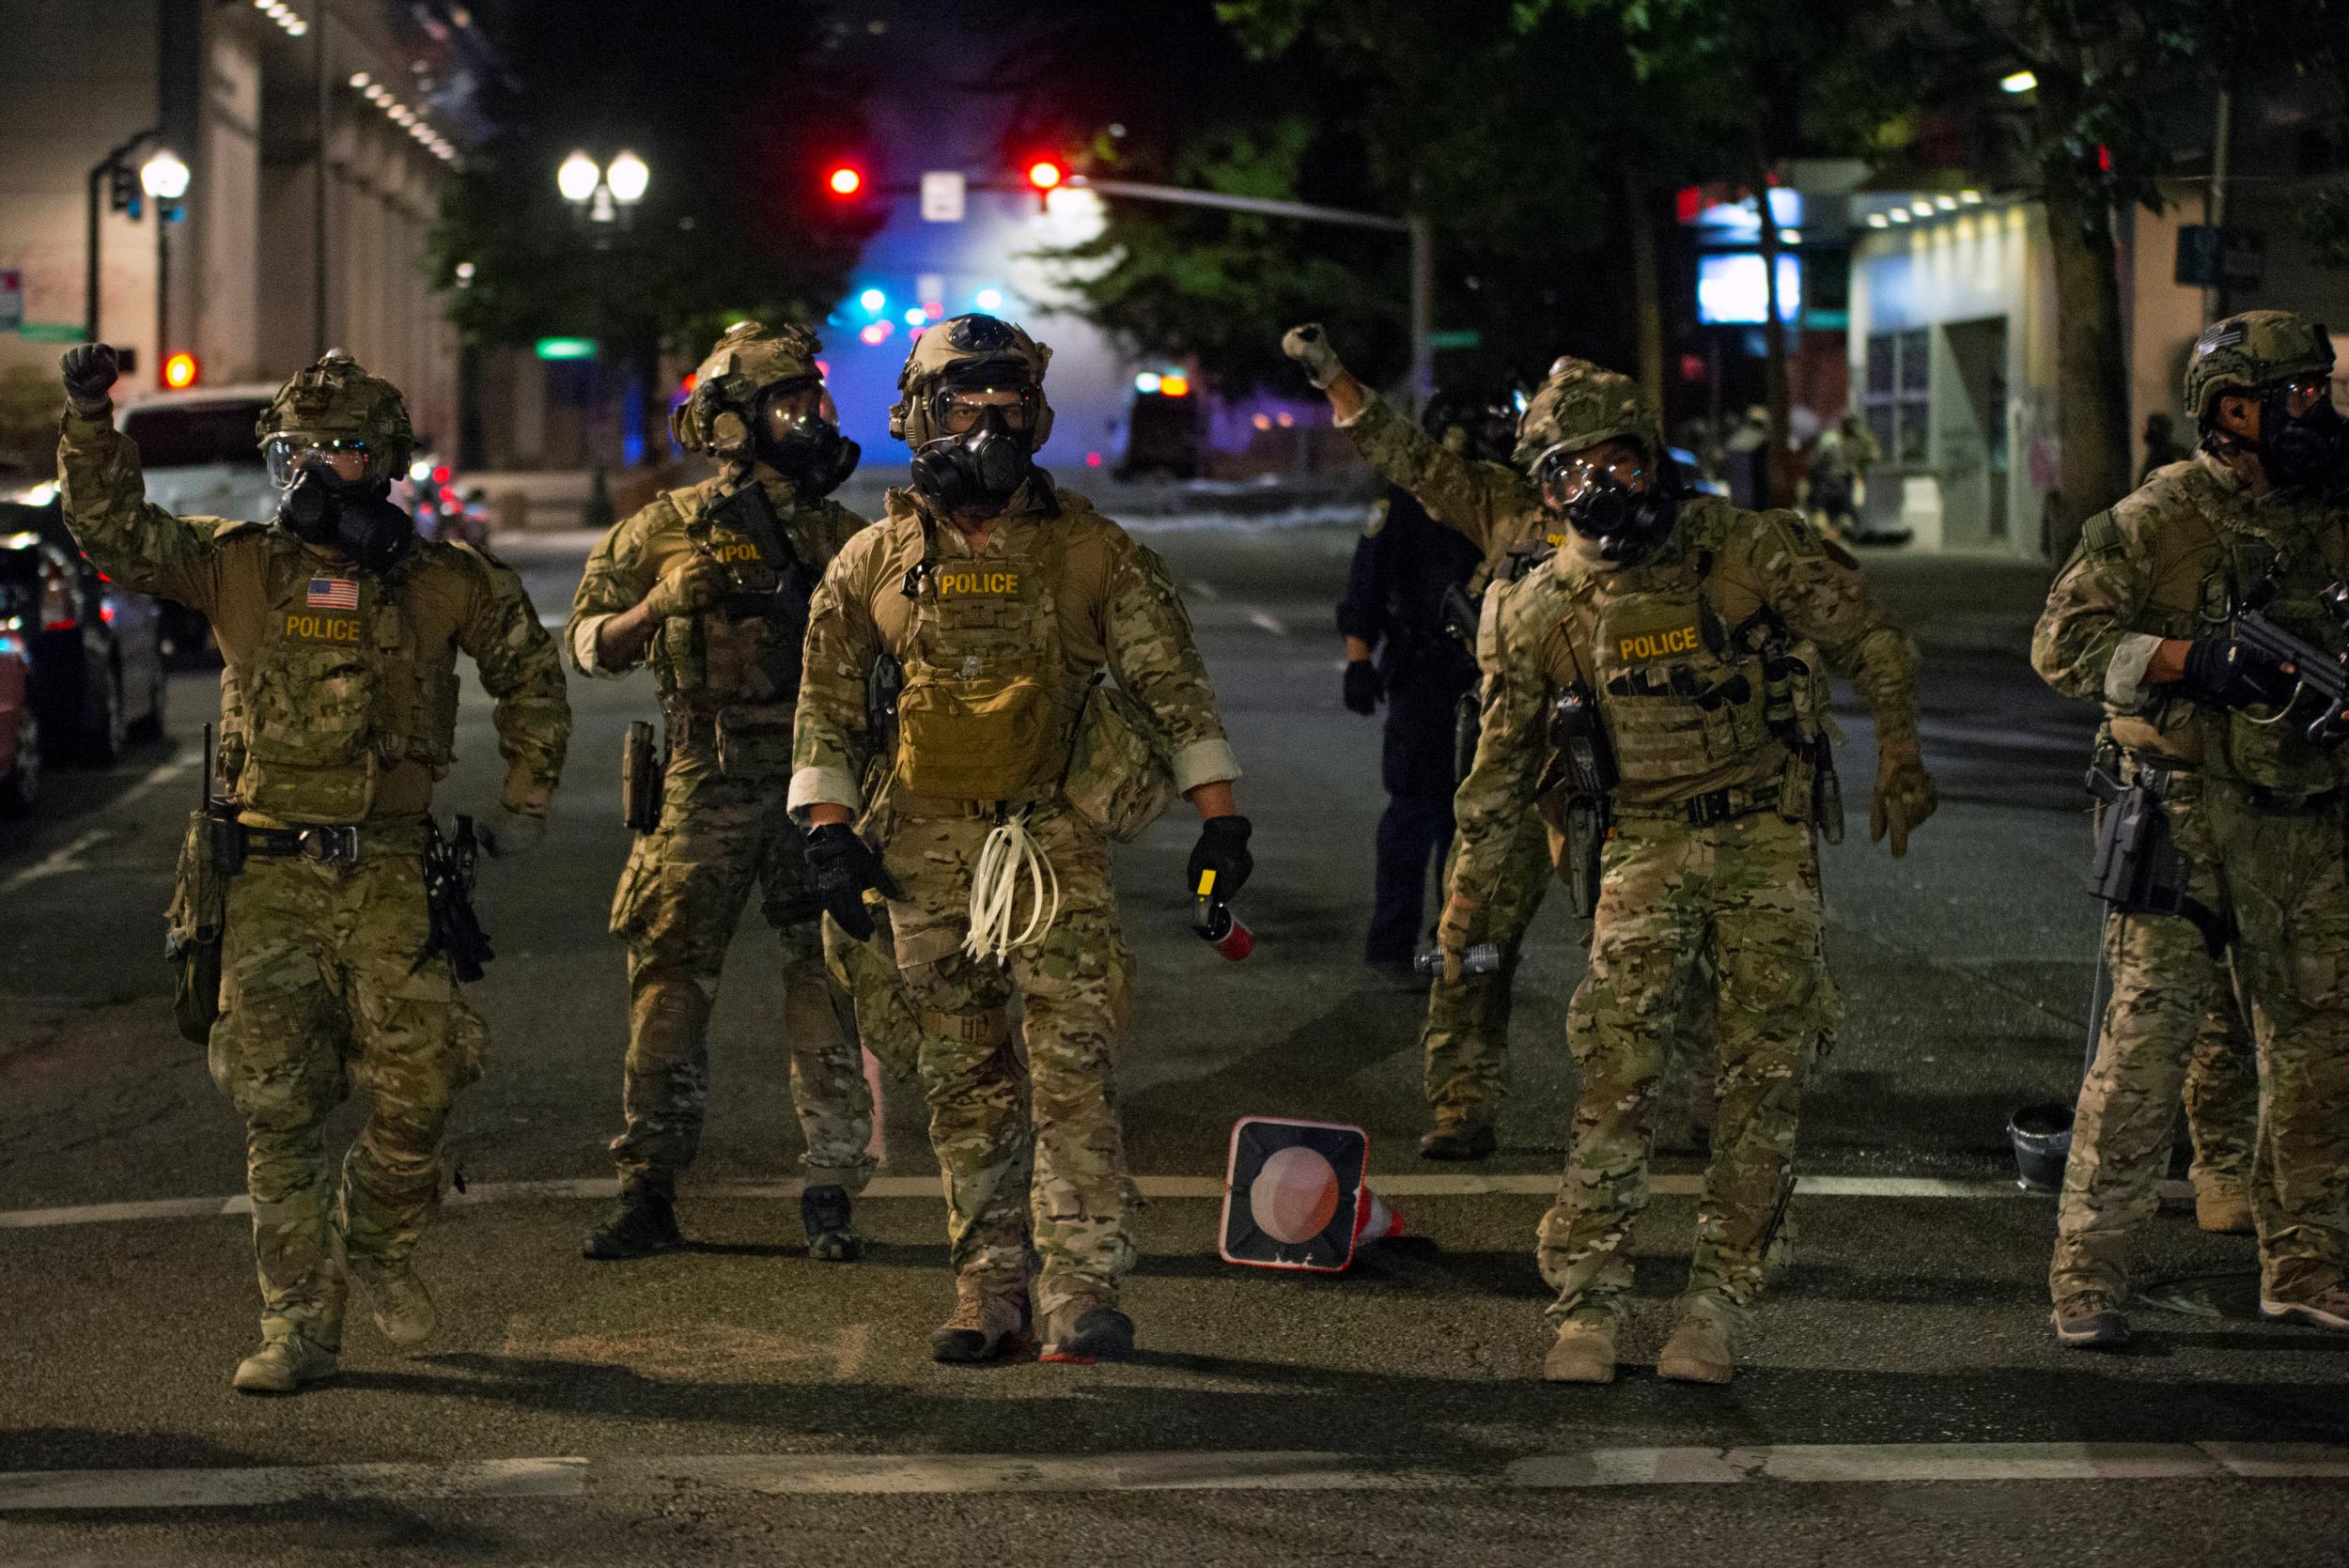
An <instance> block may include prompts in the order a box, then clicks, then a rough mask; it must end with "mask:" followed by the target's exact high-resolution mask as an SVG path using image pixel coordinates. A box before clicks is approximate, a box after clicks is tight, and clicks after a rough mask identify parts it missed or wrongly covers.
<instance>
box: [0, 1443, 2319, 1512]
mask: <svg viewBox="0 0 2349 1568" xmlns="http://www.w3.org/2000/svg"><path fill="white" fill-rule="evenodd" d="M2344 1475H2349V1448H2326V1447H2322V1446H2319V1445H2315V1444H2301V1443H1865V1444H1860V1443H1853V1444H1844V1443H1822V1444H1776V1445H1767V1446H1755V1447H1750V1448H1619V1449H1588V1450H1582V1451H1579V1452H1568V1453H1539V1454H1527V1455H1524V1456H1522V1457H1519V1458H1517V1459H1515V1460H1512V1461H1509V1462H1507V1463H1505V1464H1502V1465H1501V1466H1500V1467H1497V1468H1480V1469H1474V1470H1463V1469H1447V1468H1440V1467H1433V1466H1428V1465H1414V1464H1411V1463H1408V1462H1399V1461H1396V1460H1393V1459H1389V1458H1385V1457H1382V1456H1379V1455H1374V1454H1346V1453H1316V1452H1246V1451H1238V1452H1220V1451H1214V1450H1205V1451H1199V1452H1161V1453H1089V1454H1057V1453H1038V1454H1023V1453H1001V1454H993V1453H971V1454H888V1453H876V1454H853V1453H813V1454H811V1453H775V1454H764V1453H730V1454H689V1455H677V1456H673V1457H669V1458H627V1457H622V1458H603V1459H577V1458H550V1459H475V1460H458V1461H454V1462H451V1463H446V1464H373V1465H278V1466H256V1467H248V1468H242V1469H237V1468H211V1469H171V1470H128V1469H124V1470H18V1471H13V1472H6V1473H0V1512H12V1511H13V1512H23V1511H30V1510H36V1509H41V1510H49V1511H53V1512H62V1513H82V1512H97V1511H108V1510H115V1511H118V1510H138V1509H164V1508H255V1507H267V1506H273V1505H282V1504H285V1503H291V1502H336V1503H341V1502H353V1501H374V1500H385V1501H402V1502H418V1501H431V1500H436V1499H450V1498H578V1497H583V1496H587V1495H589V1494H591V1493H592V1494H593V1495H594V1496H596V1497H599V1498H605V1497H642V1496H661V1495H665V1494H667V1493H669V1492H672V1491H673V1490H674V1489H675V1487H676V1484H677V1483H678V1482H680V1481H688V1482H692V1483H696V1484H697V1485H701V1486H706V1487H708V1488H711V1489H713V1490H717V1491H731V1492H745V1493H750V1494H754V1495H756V1496H764V1497H806V1496H819V1495H820V1496H843V1495H853V1496H863V1497H886V1496H912V1495H923V1494H927V1495H938V1494H942V1493H962V1494H979V1495H996V1496H1003V1495H1014V1494H1022V1493H1035V1492H1165V1491H1206V1492H1242V1491H1285V1492H1320V1491H1378V1492H1403V1491H1434V1490H1448V1491H1515V1490H1529V1491H1551V1490H1581V1489H1590V1488H1596V1487H1609V1486H1743V1485H1754V1484H1758V1483H1765V1484H1766V1483H1778V1484H1781V1485H1784V1484H1833V1485H1852V1484H1860V1485H1899V1484H1918V1483H1948V1482H2002V1483H2010V1484H2013V1483H2077V1482H2092V1481H2144V1480H2166V1479H2171V1478H2178V1477H2190V1478H2194V1479H2199V1480H2216V1481H2225V1480H2248V1479H2260V1480H2277V1479H2284V1480H2295V1479H2296V1480H2330V1479H2333V1478H2336V1477H2340V1476H2344Z"/></svg>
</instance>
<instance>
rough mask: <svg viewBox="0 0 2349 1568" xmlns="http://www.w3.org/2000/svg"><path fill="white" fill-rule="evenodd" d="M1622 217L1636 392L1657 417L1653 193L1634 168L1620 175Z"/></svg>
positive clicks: (1659, 365) (1660, 329) (1659, 369)
mask: <svg viewBox="0 0 2349 1568" xmlns="http://www.w3.org/2000/svg"><path fill="white" fill-rule="evenodd" d="M1623 194H1624V214H1625V218H1626V222H1627V223H1628V225H1630V231H1631V303H1632V328H1633V331H1634V333H1635V334H1636V335H1637V340H1638V343H1639V346H1640V391H1641V393H1642V394H1644V395H1645V396H1646V397H1647V400H1648V402H1649V403H1650V404H1651V405H1652V406H1653V407H1654V408H1655V409H1656V411H1657V414H1658V415H1659V416H1660V415H1661V414H1662V412H1663V409H1664V294H1663V279H1662V277H1661V276H1660V275H1658V271H1657V269H1658V266H1659V263H1658V262H1657V254H1656V253H1657V245H1656V207H1655V197H1654V194H1653V193H1651V192H1649V191H1648V190H1647V189H1646V188H1645V185H1644V183H1643V182H1642V181H1641V178H1640V174H1639V171H1638V169H1637V168H1636V167H1634V166H1632V165H1629V164H1626V166H1625V168H1624V175H1623Z"/></svg>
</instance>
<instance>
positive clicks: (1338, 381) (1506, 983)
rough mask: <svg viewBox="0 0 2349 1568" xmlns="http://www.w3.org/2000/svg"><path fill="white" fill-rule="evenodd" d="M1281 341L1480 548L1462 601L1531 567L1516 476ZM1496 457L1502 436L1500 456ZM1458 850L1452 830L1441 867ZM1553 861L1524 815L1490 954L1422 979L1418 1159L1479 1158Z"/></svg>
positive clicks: (1486, 595) (1306, 347)
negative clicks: (1482, 964) (1422, 1100)
mask: <svg viewBox="0 0 2349 1568" xmlns="http://www.w3.org/2000/svg"><path fill="white" fill-rule="evenodd" d="M1281 347H1282V348H1283V349H1284V350H1285V351H1286V352H1287V353H1288V354H1289V356H1290V357H1291V358H1292V359H1295V360H1297V361H1298V363H1299V365H1303V366H1304V368H1305V372H1306V375H1307V377H1308V378H1309V379H1310V380H1312V381H1313V383H1314V385H1315V386H1316V387H1318V388H1320V389H1321V390H1322V391H1323V392H1324V393H1326V394H1327V395H1328V396H1329V398H1330V410H1331V411H1332V412H1333V413H1334V414H1335V416H1336V420H1337V424H1338V426H1339V427H1340V428H1342V429H1344V430H1345V431H1346V433H1347V434H1348V435H1349V436H1351V437H1352V438H1353V441H1354V445H1355V447H1356V449H1357V450H1358V451H1360V452H1361V455H1362V457H1363V458H1364V459H1365V460H1366V461H1368V462H1369V463H1370V465H1371V466H1372V467H1373V468H1375V469H1377V471H1378V473H1379V474H1380V475H1381V476H1382V477H1383V478H1385V479H1386V480H1387V481H1388V482H1389V483H1390V484H1392V485H1394V486H1396V487H1398V488H1400V489H1404V490H1405V491H1407V492H1408V493H1409V494H1410V495H1411V496H1412V497H1413V498H1415V499H1416V500H1417V501H1418V502H1419V503H1420V505H1423V506H1424V507H1425V508H1426V509H1427V511H1428V514H1429V515H1430V516H1431V517H1433V518H1434V519H1435V520H1437V521H1438V522H1439V523H1442V524H1443V525H1444V526H1445V527H1447V528H1449V529H1451V530H1452V531H1453V532H1455V533H1456V534H1458V535H1460V536H1463V537H1464V538H1466V539H1468V540H1469V542H1470V544H1472V545H1474V546H1475V547H1476V549H1477V550H1479V551H1482V552H1483V560H1482V563H1481V564H1480V565H1479V567H1477V568H1476V569H1475V570H1474V571H1473V572H1472V573H1471V574H1470V577H1469V579H1468V582H1467V584H1466V590H1467V593H1468V596H1469V598H1470V601H1471V602H1475V601H1479V600H1481V601H1483V602H1484V605H1485V608H1486V613H1491V610H1492V608H1493V599H1494V597H1495V596H1496V595H1498V594H1500V593H1501V592H1502V591H1504V590H1506V589H1507V588H1508V586H1509V585H1510V583H1512V582H1514V581H1516V580H1517V579H1518V578H1521V577H1523V576H1525V575H1527V574H1529V573H1531V572H1532V571H1533V570H1534V569H1535V567H1537V566H1538V565H1539V564H1540V562H1541V561H1542V560H1543V559H1544V558H1545V557H1546V556H1547V555H1548V553H1549V552H1550V551H1553V550H1555V549H1556V548H1557V547H1558V546H1559V544H1560V543H1562V542H1563V539H1564V537H1565V534H1564V525H1563V523H1562V522H1561V521H1560V520H1558V518H1556V517H1555V516H1554V515H1552V514H1551V513H1550V512H1549V511H1548V510H1547V509H1546V508H1545V507H1544V506H1543V505H1542V498H1541V494H1540V492H1539V490H1538V489H1535V487H1534V486H1533V485H1532V484H1531V483H1530V482H1528V480H1527V479H1526V477H1525V475H1523V474H1520V473H1518V472H1517V470H1516V469H1515V468H1512V467H1510V466H1509V464H1508V463H1507V462H1506V461H1504V460H1489V461H1488V460H1480V459H1479V458H1476V457H1474V456H1471V455H1470V454H1466V453H1462V452H1458V451H1455V450H1453V449H1452V448H1451V447H1450V446H1448V445H1447V444H1446V443H1445V442H1441V441H1439V440H1438V439H1436V438H1435V437H1433V436H1431V435H1429V434H1428V433H1427V432H1426V431H1424V430H1423V429H1421V428H1420V427H1417V426H1415V425H1413V424H1412V423H1411V421H1409V420H1408V419H1406V418H1404V417H1403V416H1402V414H1400V413H1399V412H1397V411H1395V409H1394V408H1393V406H1392V405H1391V404H1389V403H1388V402H1387V401H1386V399H1384V398H1382V397H1380V396H1378V395H1377V393H1376V392H1373V391H1372V390H1370V389H1369V388H1368V387H1365V386H1363V385H1362V384H1361V381H1359V380H1356V379H1355V378H1354V376H1353V375H1352V373H1351V372H1349V371H1348V370H1346V367H1345V365H1343V364H1341V363H1340V362H1339V360H1338V356H1337V351H1336V349H1334V348H1333V347H1332V346H1331V345H1330V339H1329V336H1328V334H1325V333H1324V332H1323V331H1322V330H1321V328H1320V327H1318V326H1313V325H1308V326H1302V327H1297V328H1294V329H1292V330H1291V331H1290V332H1289V333H1288V334H1287V335H1285V336H1284V337H1283V339H1282V342H1281ZM1507 455H1508V454H1507V451H1506V448H1505V446H1504V449H1503V450H1502V452H1501V454H1500V457H1501V458H1506V457H1507ZM1349 669H1350V667H1349ZM1823 695H1824V694H1823V693H1822V700H1823ZM1458 855H1459V838H1458V835H1457V832H1456V831H1455V834H1454V837H1453V841H1452V846H1451V848H1450V850H1449V852H1448V853H1447V856H1446V862H1445V863H1446V865H1447V866H1449V865H1450V864H1451V862H1453V861H1455V860H1456V859H1457V858H1458ZM1555 869H1556V868H1555V867H1554V866H1553V864H1552V855H1551V844H1550V838H1549V834H1548V831H1547V829H1546V828H1545V827H1544V825H1543V823H1542V821H1541V819H1540V818H1539V817H1537V816H1534V815H1531V814H1528V815H1527V817H1526V819H1525V821H1524V824H1523V826H1522V827H1521V828H1520V829H1519V831H1518V837H1517V843H1516V846H1515V847H1514V849H1513V851H1512V852H1511V853H1510V854H1509V855H1508V856H1506V857H1505V858H1504V859H1503V860H1502V861H1501V863H1500V865H1499V866H1498V867H1497V868H1496V869H1495V871H1494V880H1493V883H1492V886H1491V888H1490V890H1489V893H1488V894H1487V898H1486V924H1485V925H1484V927H1483V929H1484V931H1485V938H1484V939H1485V940H1486V941H1487V942H1489V943H1490V944H1491V946H1492V948H1493V952H1494V956H1495V958H1496V960H1497V962H1496V963H1495V964H1494V965H1493V967H1491V968H1489V969H1486V970H1482V971H1481V972H1472V973H1471V972H1463V973H1460V974H1457V975H1443V974H1439V975H1438V976H1437V977H1436V979H1435V981H1434V982H1433V983H1432V984H1431V985H1430V986H1429V987H1428V994H1427V1020H1426V1023H1425V1024H1424V1026H1423V1028H1422V1029H1421V1032H1420V1051H1421V1057H1422V1061H1423V1089H1424V1093H1425V1094H1426V1097H1427V1105H1428V1110H1429V1113H1430V1118H1431V1121H1432V1124H1433V1125H1432V1126H1430V1127H1429V1128H1428V1130H1427V1132H1426V1133H1425V1134H1423V1136H1422V1137H1421V1139H1420V1141H1419V1150H1420V1154H1421V1156H1422V1157H1424V1158H1427V1159H1441V1160H1471V1159H1483V1158H1485V1157H1487V1156H1489V1155H1491V1154H1492V1152H1493V1150H1494V1148H1495V1146H1496V1142H1497V1137H1496V1133H1495V1130H1494V1123H1495V1120H1496V1119H1497V1118H1498V1117H1499V1115H1500V1113H1501V1099H1502V1096H1503V1094H1505V1092H1506V1090H1507V1087H1508V1048H1509V1020H1510V1016H1511V1013H1512V1010H1513V1007H1512V1004H1513V1000H1514V997H1515V993H1516V985H1517V964H1518V962H1519V959H1520V956H1521V954H1522V949H1523V947H1524V942H1525V933H1526V931H1527V930H1528V929H1529V928H1530V927H1531V926H1532V924H1533V917H1534V916H1535V915H1536V914H1538V913H1540V912H1541V907H1542V899H1543V897H1544V895H1545V894H1546V893H1548V890H1549V888H1550V886H1551V882H1552V876H1553V872H1554V870H1555ZM1689 1001H1690V1003H1691V1005H1690V1008H1689V1012H1690V1018H1689V1020H1688V1021H1689V1024H1690V1025H1691V1027H1689V1028H1686V1029H1683V1030H1680V1031H1678V1032H1676V1034H1677V1037H1678V1038H1679V1039H1680V1041H1681V1043H1682V1045H1683V1046H1696V1045H1698V1044H1699V1042H1700V1039H1701V1041H1702V1044H1703V1047H1705V1048H1708V1049H1709V1046H1710V1040H1711V1031H1710V1028H1709V1018H1708V1017H1706V1016H1705V1012H1706V1010H1705V1008H1704V1006H1703V999H1702V998H1701V997H1695V998H1691V999H1689ZM1679 1054H1682V1055H1686V1056H1688V1057H1690V1058H1691V1062H1690V1068H1691V1071H1690V1095H1689V1116H1690V1120H1691V1122H1692V1123H1693V1124H1694V1125H1695V1126H1696V1128H1697V1130H1698V1133H1699V1135H1700V1137H1702V1136H1703V1134H1704V1133H1705V1131H1706V1129H1708V1128H1709V1127H1710V1126H1711V1121H1712V1109H1713V1093H1712V1083H1711V1073H1710V1071H1709V1069H1708V1068H1707V1066H1706V1064H1705V1063H1704V1062H1703V1059H1702V1058H1703V1055H1704V1054H1705V1052H1704V1051H1703V1050H1684V1051H1682V1052H1680V1053H1679Z"/></svg>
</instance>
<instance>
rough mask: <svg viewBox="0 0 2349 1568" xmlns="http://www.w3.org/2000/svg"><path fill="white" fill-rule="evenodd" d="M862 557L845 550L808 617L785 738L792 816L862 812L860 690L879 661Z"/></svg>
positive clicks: (868, 554)
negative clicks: (822, 808) (816, 809)
mask: <svg viewBox="0 0 2349 1568" xmlns="http://www.w3.org/2000/svg"><path fill="white" fill-rule="evenodd" d="M871 556H872V551H869V550H857V549H848V550H844V551H841V552H840V554H839V555H837V556H835V557H834V558H833V560H832V565H831V567H828V568H826V570H825V572H824V580H823V582H821V583H819V584H817V589H816V597H815V598H814V599H813V600H811V601H810V603H809V605H808V612H807V643H806V645H805V649H804V656H803V657H802V659H801V675H800V706H799V715H798V718H797V719H796V720H795V722H794V723H793V726H792V731H791V795H790V800H789V802H788V803H789V806H790V809H791V815H793V816H794V817H795V818H797V819H798V820H800V821H801V822H805V821H806V820H807V808H808V807H810V806H813V805H816V804H818V803H822V804H825V805H834V806H846V807H847V808H848V810H850V811H852V812H855V811H862V810H863V807H864V800H863V790H861V789H860V788H858V786H857V779H858V776H859V768H860V765H861V763H862V760H863V755H864V752H865V743H864V684H865V680H866V677H867V676H868V675H870V674H871V673H872V668H873V661H874V660H876V659H879V657H880V651H881V644H880V629H879V628H878V627H876V626H875V625H874V624H873V613H872V608H871V606H872V600H871V599H870V598H868V597H867V596H866V594H865V592H864V582H863V576H864V568H865V566H866V564H867V562H868V561H869V560H870V558H871Z"/></svg>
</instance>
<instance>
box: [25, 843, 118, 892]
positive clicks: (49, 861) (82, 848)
mask: <svg viewBox="0 0 2349 1568" xmlns="http://www.w3.org/2000/svg"><path fill="white" fill-rule="evenodd" d="M108 836H109V834H108V832H107V831H106V830H105V829H103V828H92V829H91V830H90V831H87V832H86V833H84V834H83V835H82V836H81V837H79V838H77V839H75V840H74V841H73V842H72V843H70V844H68V845H66V846H63V847H62V848H57V849H52V850H51V851H50V852H49V853H48V854H46V855H43V856H42V857H41V858H40V859H39V860H37V861H35V862H33V863H32V864H30V865H28V866H26V867H25V868H24V869H23V870H22V871H20V872H18V873H16V875H14V876H12V877H9V878H8V880H7V881H5V882H0V893H14V892H15V891H16V890H17V889H19V888H23V887H30V886H31V885H32V884H33V883H35V882H40V881H46V880H47V879H48V878H50V877H62V876H64V875H66V873H68V872H70V871H80V870H82V869H83V866H82V857H83V855H85V854H86V853H87V852H88V851H90V850H92V849H95V848H97V847H98V846H100V845H101V844H103V843H105V842H106V839H107V838H108Z"/></svg>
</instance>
